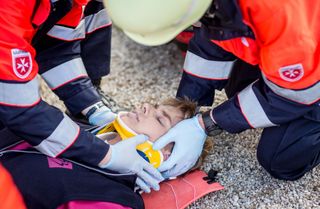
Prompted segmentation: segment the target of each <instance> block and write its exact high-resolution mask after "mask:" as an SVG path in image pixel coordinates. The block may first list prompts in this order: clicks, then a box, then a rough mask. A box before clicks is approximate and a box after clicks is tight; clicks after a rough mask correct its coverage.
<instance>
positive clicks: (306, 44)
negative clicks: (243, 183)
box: [178, 0, 320, 133]
mask: <svg viewBox="0 0 320 209" xmlns="http://www.w3.org/2000/svg"><path fill="white" fill-rule="evenodd" d="M211 10H212V11H214V13H215V15H216V17H217V19H219V20H217V19H210V18H208V17H204V18H203V19H202V20H201V22H202V26H201V27H198V28H195V29H194V30H195V36H194V38H193V39H192V40H191V42H190V44H189V49H188V52H187V55H186V60H185V63H184V73H183V78H182V81H181V83H180V86H179V91H178V96H189V97H191V98H193V99H195V100H198V101H200V104H202V105H211V104H212V100H213V98H212V96H211V95H214V93H213V91H214V90H216V89H219V90H220V89H222V88H223V87H224V85H225V84H226V81H227V80H228V77H229V74H230V71H231V69H232V67H233V64H234V61H235V60H236V59H238V58H239V59H242V60H244V61H246V62H248V63H250V64H252V65H259V67H260V69H261V71H262V78H261V79H259V80H257V81H256V82H254V83H252V84H251V85H249V86H248V87H247V88H245V89H244V90H242V91H241V92H239V93H238V94H237V95H236V96H234V97H233V98H231V99H229V100H228V101H226V102H224V103H223V104H221V105H220V106H218V107H217V108H215V109H213V117H214V119H215V120H216V122H217V123H218V124H219V125H220V126H221V127H222V128H223V129H225V130H227V131H229V132H233V133H235V132H241V131H243V130H245V129H248V128H259V127H270V126H277V125H281V124H284V123H287V122H289V121H291V120H294V119H298V118H299V117H302V116H304V117H311V118H313V119H314V120H318V121H319V120H320V115H319V111H318V110H319V105H318V103H319V98H320V83H319V79H320V63H319V61H320V60H319V59H320V45H319V42H320V21H319V19H320V2H319V1H316V0H311V1H304V0H296V1H278V0H271V1H270V0H260V1H246V0H239V1H235V0H228V1H225V0H216V1H214V4H213V5H212V8H211ZM235 70H236V69H235ZM208 98H209V99H208ZM210 102H211V104H210Z"/></svg>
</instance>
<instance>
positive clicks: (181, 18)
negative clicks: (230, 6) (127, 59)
mask: <svg viewBox="0 0 320 209" xmlns="http://www.w3.org/2000/svg"><path fill="white" fill-rule="evenodd" d="M211 2H212V0H104V4H105V7H106V8H107V10H108V14H109V15H110V17H111V19H112V21H113V22H114V24H115V25H117V26H118V27H119V28H121V29H122V30H123V31H124V33H125V34H126V35H128V36H129V37H130V38H131V39H133V40H134V41H136V42H138V43H140V44H144V45H148V46H155V45H161V44H164V43H167V42H169V41H170V40H172V39H173V38H174V37H175V36H176V35H178V34H179V33H180V32H181V31H183V30H184V29H186V28H187V27H189V26H190V25H192V24H193V23H195V22H197V21H198V20H199V19H200V18H201V17H202V16H203V15H204V13H205V12H206V10H207V9H208V8H209V6H210V4H211Z"/></svg>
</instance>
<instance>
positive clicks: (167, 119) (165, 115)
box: [121, 103, 184, 159]
mask: <svg viewBox="0 0 320 209" xmlns="http://www.w3.org/2000/svg"><path fill="white" fill-rule="evenodd" d="M183 118H184V115H183V113H182V112H181V111H180V110H179V109H178V108H176V107H173V106H169V105H159V106H153V105H150V104H148V103H145V104H143V105H142V107H140V108H136V109H135V110H134V111H131V112H128V113H127V114H124V115H122V116H121V119H122V121H123V122H124V123H125V124H126V125H127V126H128V127H129V128H131V129H132V130H133V131H135V132H136V133H138V134H144V135H146V136H148V137H149V140H150V141H152V142H154V141H156V140H157V139H158V138H159V137H160V136H162V135H164V134H165V133H167V132H168V130H169V129H170V128H172V127H173V126H174V125H176V124H177V123H178V122H180V121H181V120H183ZM172 147H173V144H170V145H167V146H166V147H165V148H164V149H162V150H161V151H162V153H163V154H164V155H165V159H166V158H167V157H168V156H166V155H170V153H171V149H172Z"/></svg>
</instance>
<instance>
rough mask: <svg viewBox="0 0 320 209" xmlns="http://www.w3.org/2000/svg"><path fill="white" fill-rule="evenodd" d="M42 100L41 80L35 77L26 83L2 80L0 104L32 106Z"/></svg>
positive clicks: (0, 84)
mask: <svg viewBox="0 0 320 209" xmlns="http://www.w3.org/2000/svg"><path fill="white" fill-rule="evenodd" d="M39 101H40V92H39V81H38V78H37V77H35V78H34V79H32V80H31V81H29V82H26V83H4V82H0V104H2V105H7V106H17V107H30V106H33V105H35V104H37V103H38V102H39Z"/></svg>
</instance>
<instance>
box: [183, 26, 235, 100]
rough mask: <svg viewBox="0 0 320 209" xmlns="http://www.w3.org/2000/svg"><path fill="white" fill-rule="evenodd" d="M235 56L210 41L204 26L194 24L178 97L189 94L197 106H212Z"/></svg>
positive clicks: (225, 80)
mask: <svg viewBox="0 0 320 209" xmlns="http://www.w3.org/2000/svg"><path fill="white" fill-rule="evenodd" d="M235 60H236V57H235V56H234V55H232V54H231V53H229V52H227V51H225V50H223V49H222V48H221V47H219V46H218V45H216V44H214V43H213V42H211V41H210V38H209V33H208V31H207V29H206V28H205V26H202V27H201V28H198V27H194V36H193V38H192V39H191V41H190V43H189V49H188V51H187V54H186V58H185V62H184V66H183V75H182V79H181V81H180V85H179V88H178V92H177V97H185V96H186V97H189V98H190V99H192V100H195V101H197V102H198V104H199V105H209V106H210V105H212V102H213V99H214V91H215V89H218V90H221V89H223V87H224V86H225V85H226V83H227V80H228V78H229V74H230V72H231V70H232V67H233V65H234V62H235Z"/></svg>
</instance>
